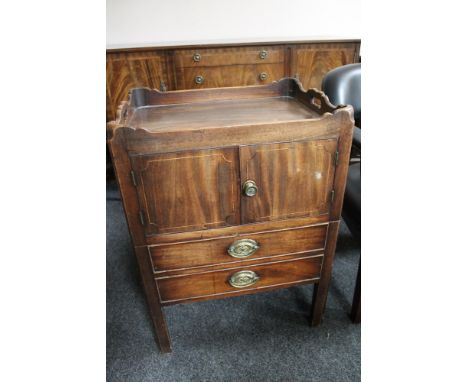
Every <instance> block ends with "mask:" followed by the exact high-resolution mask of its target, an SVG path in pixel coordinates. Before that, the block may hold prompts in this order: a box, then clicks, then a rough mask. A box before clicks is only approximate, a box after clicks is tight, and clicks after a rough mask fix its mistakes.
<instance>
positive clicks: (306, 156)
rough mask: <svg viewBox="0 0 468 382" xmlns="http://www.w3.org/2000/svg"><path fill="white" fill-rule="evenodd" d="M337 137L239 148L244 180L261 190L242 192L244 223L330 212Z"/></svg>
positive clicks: (242, 178)
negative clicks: (250, 194)
mask: <svg viewBox="0 0 468 382" xmlns="http://www.w3.org/2000/svg"><path fill="white" fill-rule="evenodd" d="M336 148H337V140H335V139H327V140H310V141H304V142H290V143H279V144H265V145H251V146H242V147H241V148H240V163H241V182H242V183H244V182H245V181H247V180H253V181H255V182H256V184H257V187H258V192H257V194H256V195H255V196H251V197H248V196H245V195H242V199H241V207H242V222H243V223H244V224H245V223H252V222H258V221H265V220H276V219H286V218H292V217H301V216H308V215H312V216H313V215H321V214H326V213H328V210H329V207H330V197H331V190H332V186H333V176H334V171H335V165H334V155H335V152H336Z"/></svg>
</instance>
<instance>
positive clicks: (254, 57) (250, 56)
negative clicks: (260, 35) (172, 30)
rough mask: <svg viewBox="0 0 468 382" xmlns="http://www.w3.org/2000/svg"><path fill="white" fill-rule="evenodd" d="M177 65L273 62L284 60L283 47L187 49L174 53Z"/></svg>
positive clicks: (186, 66)
mask: <svg viewBox="0 0 468 382" xmlns="http://www.w3.org/2000/svg"><path fill="white" fill-rule="evenodd" d="M174 58H175V63H176V66H177V67H184V68H189V67H201V66H223V65H240V64H271V63H279V62H284V49H283V48H281V47H246V48H225V49H186V50H179V51H176V52H175V54H174Z"/></svg>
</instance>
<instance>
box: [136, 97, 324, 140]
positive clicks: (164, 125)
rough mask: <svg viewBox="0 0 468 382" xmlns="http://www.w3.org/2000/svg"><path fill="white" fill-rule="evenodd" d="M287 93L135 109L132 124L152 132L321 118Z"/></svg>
mask: <svg viewBox="0 0 468 382" xmlns="http://www.w3.org/2000/svg"><path fill="white" fill-rule="evenodd" d="M320 117H321V115H320V114H319V113H317V112H315V111H314V110H312V109H310V108H308V107H307V106H305V105H304V104H302V103H301V102H299V101H298V100H297V99H295V98H293V97H288V96H279V97H269V98H257V99H238V100H220V101H205V102H197V103H191V104H179V105H157V106H147V107H142V108H138V109H136V110H135V113H134V114H133V116H132V118H131V119H130V120H129V125H131V126H132V127H133V128H142V129H145V130H149V131H160V130H164V131H168V130H183V129H192V128H205V127H229V126H239V125H245V124H249V125H250V124H257V123H273V122H285V121H293V120H294V121H297V120H305V119H315V118H320Z"/></svg>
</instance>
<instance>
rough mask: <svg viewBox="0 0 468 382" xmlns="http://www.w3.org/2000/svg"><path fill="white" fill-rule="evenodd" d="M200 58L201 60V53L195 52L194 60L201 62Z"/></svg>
mask: <svg viewBox="0 0 468 382" xmlns="http://www.w3.org/2000/svg"><path fill="white" fill-rule="evenodd" d="M200 60H201V54H200V53H195V54H194V55H193V61H194V62H200Z"/></svg>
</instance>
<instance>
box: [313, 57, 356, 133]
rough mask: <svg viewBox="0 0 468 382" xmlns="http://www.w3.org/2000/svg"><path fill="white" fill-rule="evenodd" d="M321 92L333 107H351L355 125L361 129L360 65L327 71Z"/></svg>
mask: <svg viewBox="0 0 468 382" xmlns="http://www.w3.org/2000/svg"><path fill="white" fill-rule="evenodd" d="M322 91H323V92H324V93H325V94H326V95H327V96H328V98H329V99H330V102H331V103H333V104H335V105H351V106H353V108H354V120H355V124H356V126H357V127H361V64H350V65H344V66H340V67H338V68H335V69H333V70H331V71H329V72H328V73H327V74H326V75H325V77H324V78H323V80H322Z"/></svg>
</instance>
